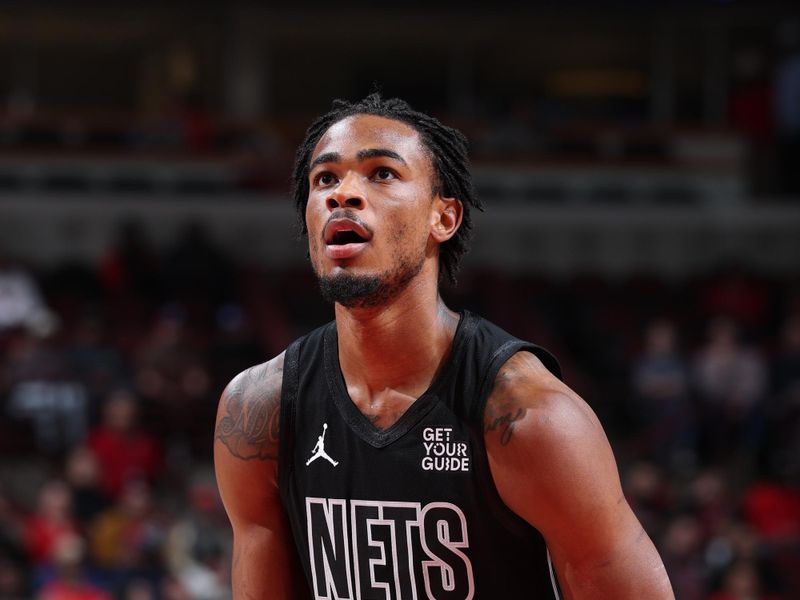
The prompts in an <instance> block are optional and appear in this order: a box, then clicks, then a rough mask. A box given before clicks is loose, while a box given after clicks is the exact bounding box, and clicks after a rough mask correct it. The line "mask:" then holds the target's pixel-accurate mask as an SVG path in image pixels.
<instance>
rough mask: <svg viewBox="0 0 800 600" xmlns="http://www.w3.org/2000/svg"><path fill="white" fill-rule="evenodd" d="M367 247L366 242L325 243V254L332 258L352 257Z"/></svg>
mask: <svg viewBox="0 0 800 600" xmlns="http://www.w3.org/2000/svg"><path fill="white" fill-rule="evenodd" d="M366 247H367V242H353V243H350V244H340V245H338V246H336V245H332V244H326V245H325V256H327V257H328V258H331V259H334V260H341V259H345V258H353V257H354V256H358V255H359V254H361V252H363V251H364V248H366Z"/></svg>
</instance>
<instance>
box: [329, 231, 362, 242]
mask: <svg viewBox="0 0 800 600" xmlns="http://www.w3.org/2000/svg"><path fill="white" fill-rule="evenodd" d="M366 241H367V239H366V238H365V237H364V236H362V235H360V234H359V233H358V232H356V231H353V230H352V229H346V230H342V231H337V232H335V233H334V234H333V237H332V238H331V239H330V241H329V242H328V245H329V246H344V245H345V244H360V243H361V242H366Z"/></svg>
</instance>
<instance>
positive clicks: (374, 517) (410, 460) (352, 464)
mask: <svg viewBox="0 0 800 600" xmlns="http://www.w3.org/2000/svg"><path fill="white" fill-rule="evenodd" d="M520 350H527V351H530V352H532V353H534V354H535V355H536V356H537V357H539V359H540V360H541V361H542V362H543V363H544V364H545V365H546V366H547V367H548V369H549V370H551V371H552V372H553V373H554V374H556V375H558V376H559V377H560V369H559V366H558V363H557V362H556V360H555V358H553V356H552V355H551V354H549V353H548V352H547V351H546V350H543V349H542V348H540V347H538V346H535V345H533V344H529V343H527V342H523V341H520V340H518V339H516V338H514V337H512V336H511V335H509V334H508V333H506V332H505V331H503V330H502V329H500V328H499V327H497V326H495V325H492V324H491V323H489V322H488V321H486V320H484V319H482V318H480V317H477V316H475V315H472V314H470V313H468V312H466V311H465V312H463V313H462V316H461V319H460V321H459V325H458V328H457V330H456V333H455V337H454V339H453V344H452V348H451V351H450V354H449V356H448V357H447V359H446V361H445V364H444V365H443V366H442V368H441V369H440V372H439V374H438V375H437V377H436V379H435V380H434V382H433V383H432V384H431V386H430V388H429V389H428V390H427V391H426V392H425V393H424V394H423V395H422V396H420V397H419V398H418V399H417V400H416V401H415V402H413V403H412V404H411V405H410V406H409V408H408V409H407V410H406V412H405V413H403V415H402V416H401V417H400V418H399V419H398V421H397V422H396V423H395V424H394V425H392V426H391V427H389V428H388V429H385V430H380V429H377V428H376V427H375V426H374V425H373V424H372V423H371V422H370V421H369V419H368V418H367V417H365V416H364V415H363V414H362V413H361V412H360V411H359V410H358V408H357V407H356V405H355V404H354V403H353V402H352V400H351V399H350V397H349V395H348V393H347V388H346V385H345V382H344V377H343V376H342V372H341V369H340V367H339V354H338V340H337V334H336V326H335V323H334V322H332V323H329V324H328V325H326V326H324V327H321V328H319V329H317V330H316V331H314V332H312V333H310V334H308V335H307V336H305V337H303V338H300V339H299V340H297V341H296V342H294V343H293V344H291V345H290V346H289V348H288V349H287V351H286V354H285V359H284V375H283V390H282V398H281V424H280V435H281V439H280V452H279V463H278V477H279V486H280V493H281V498H282V502H283V505H284V507H285V509H286V511H287V514H288V516H289V521H290V523H291V527H292V533H293V536H294V541H295V544H296V547H297V550H298V552H299V556H300V560H301V562H302V565H303V568H304V570H305V575H306V578H307V581H308V584H309V586H310V588H311V592H312V594H311V595H312V597H313V598H318V599H321V598H331V599H334V598H337V599H341V598H352V599H361V600H378V599H381V600H412V599H417V600H423V599H435V600H469V599H471V598H475V599H484V600H496V599H499V598H502V599H504V600H505V599H514V598H525V599H530V600H543V599H546V600H558V599H559V598H560V596H559V592H558V587H557V583H556V577H555V575H554V573H553V567H552V563H551V562H550V556H549V553H548V551H547V548H546V546H545V543H544V539H543V538H542V536H541V534H540V533H539V532H538V531H537V530H536V529H535V528H533V527H532V526H531V525H529V524H528V523H527V522H526V521H524V520H522V519H521V518H520V517H518V516H517V515H516V514H515V513H513V512H512V511H511V510H510V509H509V508H508V507H507V506H506V505H505V504H504V503H503V502H502V500H501V499H500V496H499V493H498V491H497V489H496V488H495V485H494V482H493V480H492V475H491V473H490V470H489V464H488V459H487V457H486V450H485V447H484V438H483V435H484V434H483V410H484V406H485V404H486V399H487V396H488V395H489V393H490V392H491V390H492V386H493V383H494V380H495V376H496V374H497V372H498V370H499V369H500V367H501V366H502V365H503V364H504V363H505V362H506V361H507V360H508V359H509V358H510V357H511V356H512V355H513V354H514V353H516V352H518V351H520Z"/></svg>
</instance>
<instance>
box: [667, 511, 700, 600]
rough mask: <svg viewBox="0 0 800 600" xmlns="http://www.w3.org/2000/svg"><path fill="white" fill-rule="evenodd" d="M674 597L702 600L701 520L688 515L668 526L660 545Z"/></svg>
mask: <svg viewBox="0 0 800 600" xmlns="http://www.w3.org/2000/svg"><path fill="white" fill-rule="evenodd" d="M660 550H661V556H662V557H663V558H664V566H666V568H667V572H668V573H669V579H670V581H671V582H672V588H673V590H675V597H676V598H680V599H681V600H705V598H706V596H705V591H706V570H705V565H704V563H703V538H702V528H701V526H700V523H699V522H698V521H697V519H695V518H694V517H693V516H691V515H682V516H679V517H677V518H675V519H674V520H673V521H672V522H671V523H670V524H669V526H668V528H667V530H666V532H665V535H664V541H663V547H662V548H660Z"/></svg>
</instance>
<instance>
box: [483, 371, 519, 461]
mask: <svg viewBox="0 0 800 600" xmlns="http://www.w3.org/2000/svg"><path fill="white" fill-rule="evenodd" d="M517 360H518V359H517V357H516V356H514V357H512V358H511V359H510V360H509V361H508V362H507V363H506V364H505V365H503V367H502V368H501V369H500V371H499V372H498V374H497V377H496V379H495V382H494V388H493V389H492V392H491V394H489V399H488V400H487V401H486V408H485V411H484V415H483V425H484V429H483V431H484V433H489V432H490V431H499V432H500V444H501V445H503V446H507V445H508V443H509V442H510V441H511V436H512V435H513V433H514V425H515V423H516V422H517V421H519V420H520V419H521V418H522V417H524V416H525V409H524V408H523V407H521V406H519V404H518V403H517V402H516V400H515V399H514V393H513V387H514V382H515V380H517V381H518V380H519V378H518V377H517V375H518V374H519V369H518V368H517V366H516V363H517Z"/></svg>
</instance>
